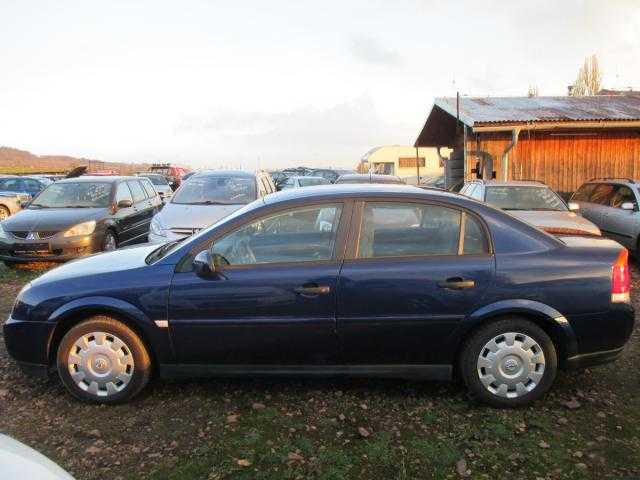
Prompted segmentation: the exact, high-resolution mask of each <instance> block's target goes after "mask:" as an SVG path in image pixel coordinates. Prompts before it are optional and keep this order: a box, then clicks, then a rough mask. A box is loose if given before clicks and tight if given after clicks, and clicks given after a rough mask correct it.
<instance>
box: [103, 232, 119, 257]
mask: <svg viewBox="0 0 640 480" xmlns="http://www.w3.org/2000/svg"><path fill="white" fill-rule="evenodd" d="M117 248H118V239H117V238H116V236H115V234H114V233H113V232H112V231H111V230H107V231H106V232H105V234H104V238H103V239H102V251H103V252H111V251H113V250H115V249H117Z"/></svg>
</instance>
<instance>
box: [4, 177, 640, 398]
mask: <svg viewBox="0 0 640 480" xmlns="http://www.w3.org/2000/svg"><path fill="white" fill-rule="evenodd" d="M629 291H630V278H629V268H628V264H627V251H626V250H625V249H623V248H622V247H620V245H618V244H617V243H615V242H613V241H611V240H607V239H604V238H584V237H571V236H566V237H559V238H556V237H552V236H550V235H548V234H546V233H544V232H542V231H540V230H538V229H536V228H534V227H533V226H530V225H529V224H527V223H524V222H522V221H520V220H518V219H517V218H515V217H512V216H510V215H509V214H507V213H504V212H502V211H500V210H497V209H494V208H492V207H490V206H488V205H485V204H482V203H479V202H476V201H474V200H471V199H469V198H465V197H462V196H460V195H455V194H450V193H447V192H440V191H436V190H421V189H419V188H415V187H409V186H400V185H344V186H343V185H333V186H321V187H309V188H305V189H296V190H290V191H287V192H280V193H278V194H274V195H269V196H267V197H265V198H263V199H260V200H257V201H255V202H253V203H250V204H248V205H246V206H245V207H243V208H241V209H239V210H237V211H235V212H234V213H232V214H231V215H229V216H228V217H226V218H225V219H223V220H221V221H219V222H218V223H216V224H214V225H212V226H211V227H209V228H207V229H205V230H203V231H201V232H200V233H198V234H197V235H195V236H192V237H189V238H188V239H186V240H184V241H182V242H179V243H168V244H165V245H163V246H160V247H158V246H157V245H153V246H141V247H137V248H127V249H123V250H118V251H115V252H110V253H106V254H100V255H95V256H92V257H88V258H86V259H83V260H79V261H75V262H71V263H69V264H66V265H63V266H61V267H58V268H56V269H54V270H51V271H50V272H48V273H45V274H44V275H42V276H41V277H39V278H38V279H36V280H34V281H33V282H31V283H30V284H29V285H27V286H26V287H25V288H24V289H23V290H22V291H21V292H20V294H19V295H18V298H17V300H16V302H15V306H14V308H13V311H12V313H11V316H10V318H9V319H8V321H7V322H6V324H5V325H4V338H5V342H6V344H7V350H8V351H9V353H10V354H11V355H12V356H13V358H15V359H16V360H17V361H18V362H19V364H20V365H21V366H23V367H24V368H25V369H27V370H30V371H34V372H41V373H46V372H50V371H52V370H57V372H58V375H59V376H60V378H61V380H62V382H63V384H64V385H65V386H66V387H67V389H68V390H69V391H70V392H71V393H72V394H73V395H75V396H76V397H78V398H80V399H82V400H88V401H95V402H102V403H118V402H123V401H126V400H129V399H130V398H132V397H133V396H134V395H136V394H137V393H138V392H140V391H141V390H142V389H143V388H144V387H145V385H146V384H147V382H148V381H149V378H150V376H151V373H152V371H156V372H157V373H158V374H159V375H160V376H161V377H176V376H188V377H194V376H200V375H212V376H222V375H307V376H318V375H350V376H393V377H402V378H410V379H437V380H449V379H452V378H454V377H458V376H459V377H461V378H462V380H463V381H464V382H465V384H466V386H467V388H468V390H469V392H470V394H471V395H472V396H473V397H475V398H477V399H478V400H481V401H484V402H486V403H488V404H491V405H494V406H500V407H512V406H519V405H523V404H527V403H529V402H531V401H533V400H535V399H537V398H539V397H540V396H542V395H543V394H544V393H545V392H547V391H548V390H549V388H550V387H551V385H552V384H553V382H554V380H555V377H556V373H557V371H558V369H559V368H562V369H571V368H578V367H584V366H589V365H594V364H598V363H605V362H609V361H613V360H614V359H616V358H617V357H618V356H619V355H620V354H621V352H622V350H623V347H624V345H625V343H626V342H627V341H628V340H629V337H630V335H631V332H632V329H633V324H634V312H633V309H632V307H631V305H630V301H629Z"/></svg>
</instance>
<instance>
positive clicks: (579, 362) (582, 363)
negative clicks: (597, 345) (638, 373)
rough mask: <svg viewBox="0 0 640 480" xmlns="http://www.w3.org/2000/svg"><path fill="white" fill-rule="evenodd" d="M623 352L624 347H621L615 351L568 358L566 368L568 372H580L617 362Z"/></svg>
mask: <svg viewBox="0 0 640 480" xmlns="http://www.w3.org/2000/svg"><path fill="white" fill-rule="evenodd" d="M623 351H624V347H620V348H615V349H613V350H603V351H601V352H593V353H583V354H581V355H574V356H573V357H570V358H567V363H566V368H567V370H578V369H581V368H587V367H594V366H596V365H604V364H605V363H611V362H614V361H615V360H617V359H618V358H619V357H620V355H622V352H623Z"/></svg>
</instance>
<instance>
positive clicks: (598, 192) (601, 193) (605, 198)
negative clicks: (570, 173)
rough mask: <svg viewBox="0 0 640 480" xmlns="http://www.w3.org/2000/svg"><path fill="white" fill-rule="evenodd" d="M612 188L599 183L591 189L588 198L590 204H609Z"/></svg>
mask: <svg viewBox="0 0 640 480" xmlns="http://www.w3.org/2000/svg"><path fill="white" fill-rule="evenodd" d="M613 190H614V186H613V185H611V184H610V183H600V184H599V185H598V186H597V187H596V188H594V189H593V191H592V192H591V195H590V196H589V201H590V202H591V203H599V204H601V205H607V204H608V203H609V199H610V198H611V194H612V193H613Z"/></svg>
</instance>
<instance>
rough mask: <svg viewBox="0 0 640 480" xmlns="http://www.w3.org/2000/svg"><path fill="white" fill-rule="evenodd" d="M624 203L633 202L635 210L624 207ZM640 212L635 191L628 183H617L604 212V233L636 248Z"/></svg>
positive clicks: (626, 245)
mask: <svg viewBox="0 0 640 480" xmlns="http://www.w3.org/2000/svg"><path fill="white" fill-rule="evenodd" d="M623 203H632V204H633V205H634V209H633V210H624V209H622V204H623ZM639 224H640V213H639V212H638V200H637V198H636V195H635V193H634V192H633V191H632V190H631V188H629V187H628V186H626V185H617V186H616V188H615V191H614V192H613V194H612V196H611V200H610V202H609V208H607V209H606V211H605V213H604V214H603V221H602V225H603V226H604V227H605V228H606V230H604V233H605V234H606V235H608V236H610V237H611V238H613V239H614V240H616V241H618V242H620V243H621V244H622V245H624V246H625V247H627V248H629V249H631V250H635V249H636V247H637V237H638V225H639Z"/></svg>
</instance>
